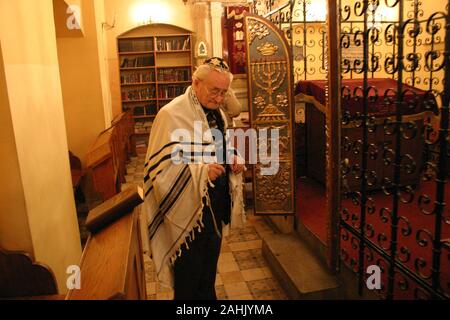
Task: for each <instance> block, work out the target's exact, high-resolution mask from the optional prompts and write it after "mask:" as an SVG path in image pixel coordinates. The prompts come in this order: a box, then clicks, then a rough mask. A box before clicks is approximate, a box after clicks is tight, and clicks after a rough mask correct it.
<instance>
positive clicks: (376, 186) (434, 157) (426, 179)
mask: <svg viewBox="0 0 450 320" xmlns="http://www.w3.org/2000/svg"><path fill="white" fill-rule="evenodd" d="M439 6H441V8H439ZM340 9H341V19H340V20H341V21H340V24H341V28H340V30H341V47H342V48H344V49H343V51H342V54H343V55H342V70H341V72H342V79H343V80H342V90H341V96H342V119H341V120H342V128H341V137H342V141H341V174H342V180H341V182H342V200H341V217H340V237H341V241H340V252H341V260H342V261H343V262H344V263H345V264H346V265H347V266H348V267H350V268H351V270H353V271H354V272H355V273H356V274H357V275H358V279H359V291H360V292H362V290H363V288H364V287H365V286H366V285H367V283H366V282H367V278H368V276H369V275H370V274H368V273H366V272H367V268H368V267H369V266H371V265H373V266H375V267H379V268H380V270H381V272H382V277H381V289H379V290H378V292H379V294H380V295H381V297H383V298H386V299H422V298H425V299H435V298H440V299H445V298H449V297H450V295H449V292H450V287H449V286H450V283H449V281H450V260H449V259H450V254H449V253H450V252H449V246H448V242H447V243H446V241H445V240H444V237H447V238H448V237H450V225H449V224H450V219H449V218H450V217H449V215H448V212H449V208H448V205H447V203H448V202H449V200H450V199H449V198H450V190H448V187H447V186H446V182H447V177H448V173H449V172H448V163H449V162H448V157H449V149H448V120H449V119H448V116H449V114H448V107H449V99H448V98H449V94H450V77H449V74H450V64H449V53H448V51H447V50H449V49H450V46H449V45H450V38H449V36H450V32H449V30H448V28H449V20H448V19H449V18H448V3H443V4H442V5H441V4H440V3H439V2H436V1H435V2H434V3H433V4H432V5H430V3H429V2H428V1H427V5H426V6H425V5H424V1H420V0H392V1H389V0H384V1H380V0H364V1H356V2H354V1H344V0H342V1H341V8H340ZM436 9H437V10H436ZM346 51H347V53H345V52H346ZM350 78H353V80H346V79H350ZM444 79H448V81H444ZM373 284H375V283H373Z"/></svg>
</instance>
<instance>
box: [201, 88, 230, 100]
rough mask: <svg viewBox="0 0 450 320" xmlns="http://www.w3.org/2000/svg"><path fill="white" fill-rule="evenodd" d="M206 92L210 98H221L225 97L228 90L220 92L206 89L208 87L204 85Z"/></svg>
mask: <svg viewBox="0 0 450 320" xmlns="http://www.w3.org/2000/svg"><path fill="white" fill-rule="evenodd" d="M205 88H206V91H207V92H208V94H209V95H210V96H211V97H212V98H217V97H219V96H221V97H225V95H226V94H227V92H228V90H220V89H211V90H210V89H208V87H207V86H206V85H205Z"/></svg>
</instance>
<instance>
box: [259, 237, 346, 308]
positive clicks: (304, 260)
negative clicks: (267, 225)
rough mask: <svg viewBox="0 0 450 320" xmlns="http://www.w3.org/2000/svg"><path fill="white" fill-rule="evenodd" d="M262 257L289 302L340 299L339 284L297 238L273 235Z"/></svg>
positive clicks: (265, 243)
mask: <svg viewBox="0 0 450 320" xmlns="http://www.w3.org/2000/svg"><path fill="white" fill-rule="evenodd" d="M262 254H263V256H264V258H265V259H266V260H267V263H268V265H269V267H270V269H271V271H272V273H273V274H274V275H276V276H277V278H278V280H279V282H280V284H281V285H282V286H283V288H284V289H285V291H286V293H287V294H288V296H289V298H290V299H296V300H303V299H304V300H323V299H340V298H342V297H340V290H339V282H338V280H337V278H336V277H335V276H333V275H332V274H331V273H330V271H329V269H328V267H327V266H326V265H324V264H323V262H322V261H321V260H320V258H319V257H317V256H316V254H315V253H314V252H313V251H311V250H310V249H309V247H308V246H307V245H306V244H305V243H304V242H303V241H302V240H301V239H300V238H299V237H298V235H297V234H294V233H292V234H271V235H267V236H265V237H264V239H263V245H262Z"/></svg>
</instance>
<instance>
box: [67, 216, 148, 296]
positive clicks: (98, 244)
mask: <svg viewBox="0 0 450 320" xmlns="http://www.w3.org/2000/svg"><path fill="white" fill-rule="evenodd" d="M139 208H140V207H136V208H135V209H134V211H133V212H132V213H130V214H128V215H125V216H123V217H122V218H120V219H119V220H117V221H116V222H115V223H113V224H111V225H110V226H108V227H107V228H104V229H102V230H101V231H99V232H98V233H96V234H93V235H91V236H90V237H89V239H88V242H87V244H86V247H85V249H84V251H83V256H82V258H81V264H80V268H81V289H80V290H77V289H73V290H71V291H69V293H68V294H67V297H66V299H67V300H117V299H119V300H145V299H146V298H147V294H146V285H145V268H144V261H143V251H142V241H141V233H140V225H139V221H140V220H139Z"/></svg>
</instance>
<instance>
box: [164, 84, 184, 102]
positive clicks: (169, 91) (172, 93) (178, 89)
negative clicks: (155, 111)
mask: <svg viewBox="0 0 450 320" xmlns="http://www.w3.org/2000/svg"><path fill="white" fill-rule="evenodd" d="M187 87H188V86H186V85H182V86H180V85H166V86H160V87H159V88H158V97H159V98H160V99H172V98H175V97H177V96H179V95H181V94H183V93H184V92H185V91H186V88H187Z"/></svg>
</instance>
